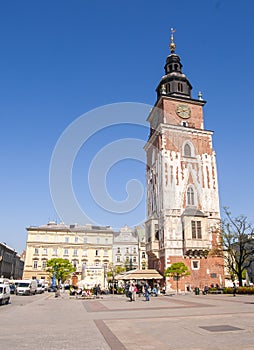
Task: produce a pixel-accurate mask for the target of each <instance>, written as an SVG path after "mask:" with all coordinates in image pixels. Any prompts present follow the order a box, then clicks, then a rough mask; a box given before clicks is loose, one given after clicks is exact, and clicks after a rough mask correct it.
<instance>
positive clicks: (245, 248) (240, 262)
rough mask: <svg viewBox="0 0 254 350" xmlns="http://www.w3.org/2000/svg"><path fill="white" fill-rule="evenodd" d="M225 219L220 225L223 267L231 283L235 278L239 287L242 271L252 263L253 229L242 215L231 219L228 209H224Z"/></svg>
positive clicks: (253, 254) (253, 256)
mask: <svg viewBox="0 0 254 350" xmlns="http://www.w3.org/2000/svg"><path fill="white" fill-rule="evenodd" d="M224 213H225V219H224V220H222V223H221V237H222V248H221V250H220V249H218V253H221V254H222V255H223V257H224V261H225V266H226V268H227V270H228V272H229V274H230V276H231V279H232V281H234V280H235V277H237V279H238V281H239V286H242V284H243V276H244V273H245V272H244V271H245V270H246V269H247V268H248V267H249V266H250V265H251V263H252V262H253V261H254V244H253V234H254V228H253V225H252V224H251V223H249V222H248V219H247V217H246V216H244V215H240V216H238V217H235V218H233V217H232V215H231V213H230V211H229V209H228V208H226V207H225V208H224Z"/></svg>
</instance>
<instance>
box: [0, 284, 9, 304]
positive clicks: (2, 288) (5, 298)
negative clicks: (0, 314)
mask: <svg viewBox="0 0 254 350" xmlns="http://www.w3.org/2000/svg"><path fill="white" fill-rule="evenodd" d="M10 295H11V293H10V286H9V284H6V283H1V284H0V305H4V304H9V301H10Z"/></svg>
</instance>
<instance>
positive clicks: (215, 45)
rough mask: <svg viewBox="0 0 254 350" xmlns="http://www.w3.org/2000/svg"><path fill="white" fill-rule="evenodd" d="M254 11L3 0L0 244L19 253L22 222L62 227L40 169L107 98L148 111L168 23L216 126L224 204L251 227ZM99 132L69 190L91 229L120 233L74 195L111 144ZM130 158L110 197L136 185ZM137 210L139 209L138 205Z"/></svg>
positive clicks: (247, 4) (141, 2)
mask: <svg viewBox="0 0 254 350" xmlns="http://www.w3.org/2000/svg"><path fill="white" fill-rule="evenodd" d="M253 13H254V3H253V2H252V1H250V0H249V1H247V0H245V1H244V0H243V1H241V2H239V1H213V0H210V1H208V0H207V1H204V0H199V1H195V0H193V1H189V0H186V1H184V0H182V1H171V0H167V1H163V0H157V1H145V0H137V1H132V0H130V1H121V0H115V1H113V0H109V1H99V0H94V1H86V0H82V1H81V0H75V1H66V0H58V1H57V0H55V1H54V0H50V1H49V0H43V1H42V0H37V1H34V0H30V1H28V0H22V1H20V0H13V1H4V2H3V1H2V2H1V4H0V45H1V46H0V50H1V54H0V63H1V74H0V112H1V139H0V142H1V204H0V206H1V208H0V212H1V229H0V230H1V231H0V241H3V242H6V243H7V244H8V245H9V246H11V247H13V248H15V249H16V250H17V251H18V252H21V251H22V249H24V248H25V241H26V230H25V228H26V227H27V226H30V225H42V224H44V223H47V221H48V220H49V219H50V220H54V219H57V220H58V221H59V220H60V219H59V218H58V217H57V214H56V211H55V209H54V206H53V203H52V200H51V196H50V191H49V165H50V159H51V156H52V152H53V149H54V147H55V145H56V142H57V140H58V138H59V137H60V136H61V134H62V133H63V131H64V130H65V129H66V128H67V127H68V125H69V124H70V123H71V122H73V121H74V120H75V119H76V118H78V117H79V116H80V115H82V114H83V113H86V112H89V111H90V110H92V109H94V108H97V107H100V106H103V105H108V104H111V103H117V102H137V103H145V104H151V105H153V104H154V102H155V100H156V94H155V88H156V87H157V84H158V83H159V81H160V78H161V76H162V75H163V74H164V69H163V67H164V64H165V60H166V57H167V55H168V54H169V49H168V44H169V38H170V28H171V27H175V28H176V30H177V31H176V33H175V41H176V45H177V49H176V52H177V53H178V54H179V55H180V57H181V61H182V63H183V71H184V73H185V74H186V75H187V77H188V78H189V80H190V82H191V84H192V86H193V95H192V96H193V97H196V96H197V93H198V91H199V90H201V91H202V92H203V98H204V99H205V100H207V105H206V106H205V127H206V128H207V129H210V130H214V131H215V134H214V148H215V150H216V153H217V166H218V174H219V185H220V203H221V207H223V206H229V207H230V208H231V211H232V213H233V214H234V215H239V214H244V215H247V216H248V217H249V220H250V221H253V220H254V213H253V204H252V197H254V188H253V178H254V165H253V158H252V153H251V152H252V150H253V145H252V143H253V141H252V139H253V137H252V136H253V129H254V121H253V119H254V109H253V91H254V90H253V81H254V70H253V62H254V57H253V56H254V49H253V44H252V42H253V37H254V26H253ZM110 135H111V136H112V138H113V140H115V139H117V137H118V136H119V135H120V138H121V137H123V135H127V137H129V136H130V135H132V136H135V137H137V138H144V139H145V138H146V132H144V130H142V128H129V129H128V131H126V130H121V127H120V128H118V129H116V130H115V131H114V130H113V131H111V133H110ZM108 136H109V135H102V136H101V137H98V135H97V138H96V137H95V139H94V140H93V141H92V142H91V144H90V148H88V150H83V152H82V150H81V151H80V152H79V157H78V159H77V161H76V162H75V165H74V170H75V171H74V173H73V182H74V183H73V186H74V188H75V190H76V191H77V192H78V193H79V195H78V196H79V197H80V201H81V202H83V203H84V205H87V206H88V207H89V208H90V209H89V210H90V214H91V216H93V215H94V216H95V217H96V216H98V217H97V219H98V220H97V222H99V223H100V224H105V225H111V226H113V227H119V226H121V225H124V224H125V223H126V224H128V223H129V222H126V221H128V217H124V215H115V216H112V215H111V216H108V217H107V216H106V215H104V214H103V215H102V213H101V212H97V209H96V207H95V206H93V203H92V201H90V198H89V196H88V195H87V192H86V190H84V192H82V191H83V188H82V184H83V180H84V183H85V178H86V174H85V170H86V167H85V166H83V165H82V157H85V158H87V159H89V155H90V153H89V152H92V151H93V150H95V149H96V150H99V145H100V141H101V140H102V139H103V140H104V143H102V144H101V146H103V145H106V144H107V142H110V141H109V140H108ZM88 146H89V145H88ZM136 163H138V162H136ZM136 163H135V161H133V162H131V163H130V164H128V162H123V164H122V165H121V164H120V163H119V164H117V165H116V166H115V167H113V168H112V169H111V171H110V173H109V174H108V185H109V191H110V193H111V195H112V196H113V197H114V196H116V197H118V196H119V198H120V199H123V198H124V197H125V196H126V192H125V184H126V181H128V179H130V178H132V177H134V178H139V179H140V181H141V182H142V183H144V167H143V166H142V164H141V165H140V164H136ZM81 169H83V171H84V173H82V176H84V177H83V178H82V176H81V173H80V171H81ZM110 176H111V178H110ZM84 187H85V185H84ZM139 210H140V211H141V212H142V213H144V212H145V201H144V199H143V201H142V202H141V204H140V206H139ZM80 224H85V223H84V222H81V223H80Z"/></svg>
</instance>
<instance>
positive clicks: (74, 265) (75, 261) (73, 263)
mask: <svg viewBox="0 0 254 350" xmlns="http://www.w3.org/2000/svg"><path fill="white" fill-rule="evenodd" d="M72 265H73V267H75V269H76V268H77V267H78V262H77V260H73V261H72Z"/></svg>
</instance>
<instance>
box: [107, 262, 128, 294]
mask: <svg viewBox="0 0 254 350" xmlns="http://www.w3.org/2000/svg"><path fill="white" fill-rule="evenodd" d="M124 271H126V268H125V267H123V266H121V265H114V264H113V263H110V264H109V265H108V271H107V276H108V277H109V278H110V279H111V280H112V293H113V294H114V289H115V277H116V275H119V274H120V273H122V272H124Z"/></svg>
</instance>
